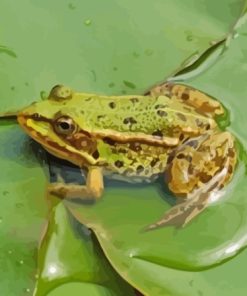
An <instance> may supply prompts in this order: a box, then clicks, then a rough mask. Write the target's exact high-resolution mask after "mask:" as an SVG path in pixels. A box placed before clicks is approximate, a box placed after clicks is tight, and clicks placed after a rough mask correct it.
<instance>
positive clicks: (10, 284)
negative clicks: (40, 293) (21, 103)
mask: <svg viewBox="0 0 247 296" xmlns="http://www.w3.org/2000/svg"><path fill="white" fill-rule="evenodd" d="M31 143H32V142H31V141H30V140H29V139H28V138H27V137H26V135H24V133H23V132H22V131H20V128H19V127H18V126H17V125H16V124H11V122H8V125H6V126H5V125H1V127H0V163H1V172H0V188H1V189H0V198H1V209H0V238H1V244H0V254H1V255H0V266H1V268H0V279H1V280H0V287H1V294H2V295H9V296H16V295H29V294H30V291H32V289H33V287H34V284H35V281H36V278H35V275H36V272H37V248H38V244H39V240H40V234H41V230H42V228H43V226H44V224H45V221H46V214H47V208H46V204H45V202H44V196H45V187H46V180H47V178H46V177H45V173H44V171H43V169H42V167H41V162H40V161H41V160H42V159H43V157H41V159H40V161H38V159H37V158H35V157H34V155H33V153H32V146H33V145H30V144H31ZM40 155H42V154H40ZM37 183H38V184H39V186H37Z"/></svg>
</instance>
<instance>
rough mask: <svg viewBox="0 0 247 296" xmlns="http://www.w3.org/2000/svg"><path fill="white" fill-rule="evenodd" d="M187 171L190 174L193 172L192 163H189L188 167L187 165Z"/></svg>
mask: <svg viewBox="0 0 247 296" xmlns="http://www.w3.org/2000/svg"><path fill="white" fill-rule="evenodd" d="M188 173H189V174H190V175H193V173H194V167H193V165H192V164H190V165H189V167H188Z"/></svg>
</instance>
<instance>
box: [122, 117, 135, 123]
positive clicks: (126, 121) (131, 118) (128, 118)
mask: <svg viewBox="0 0 247 296" xmlns="http://www.w3.org/2000/svg"><path fill="white" fill-rule="evenodd" d="M123 123H124V124H129V123H130V124H135V123H137V121H136V120H135V118H133V117H126V118H124V120H123Z"/></svg>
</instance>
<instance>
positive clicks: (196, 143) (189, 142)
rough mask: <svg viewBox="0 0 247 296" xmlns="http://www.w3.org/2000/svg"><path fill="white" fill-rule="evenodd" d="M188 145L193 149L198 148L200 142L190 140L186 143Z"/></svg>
mask: <svg viewBox="0 0 247 296" xmlns="http://www.w3.org/2000/svg"><path fill="white" fill-rule="evenodd" d="M186 145H188V146H190V147H193V148H197V146H198V141H197V140H190V141H188V142H187V143H186Z"/></svg>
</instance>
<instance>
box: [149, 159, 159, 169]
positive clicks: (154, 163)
mask: <svg viewBox="0 0 247 296" xmlns="http://www.w3.org/2000/svg"><path fill="white" fill-rule="evenodd" d="M158 161H159V159H158V158H154V159H152V161H151V162H150V165H151V167H154V166H155V165H156V163H157V162H158Z"/></svg>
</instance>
